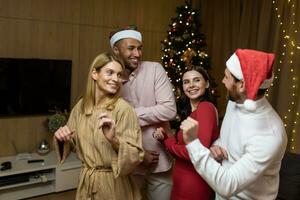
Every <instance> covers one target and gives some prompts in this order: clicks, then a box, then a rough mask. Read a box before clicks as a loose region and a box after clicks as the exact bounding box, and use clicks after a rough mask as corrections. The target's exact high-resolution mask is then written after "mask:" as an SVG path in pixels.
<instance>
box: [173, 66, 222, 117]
mask: <svg viewBox="0 0 300 200" xmlns="http://www.w3.org/2000/svg"><path fill="white" fill-rule="evenodd" d="M192 70H195V71H197V72H199V73H200V74H201V75H202V76H203V78H204V79H205V81H207V82H208V83H209V87H208V88H206V89H205V93H204V94H203V95H202V96H200V97H199V100H200V102H202V101H209V102H211V103H213V104H214V105H215V106H216V105H217V101H216V96H215V95H214V94H213V90H212V87H214V85H213V79H212V78H211V76H210V75H209V73H208V72H207V71H206V70H205V69H204V68H203V67H201V66H198V65H191V66H188V67H187V69H186V71H185V72H184V73H186V72H188V71H192ZM184 73H183V74H184ZM177 111H178V115H179V117H180V121H182V120H184V119H186V118H187V117H188V116H189V115H190V114H191V113H192V107H191V103H190V99H189V98H188V97H187V96H186V95H185V94H184V92H183V88H182V85H181V96H180V98H179V99H178V101H177Z"/></svg>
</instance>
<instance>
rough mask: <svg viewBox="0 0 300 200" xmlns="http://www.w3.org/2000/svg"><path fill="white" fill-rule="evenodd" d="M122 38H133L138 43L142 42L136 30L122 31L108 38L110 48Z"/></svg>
mask: <svg viewBox="0 0 300 200" xmlns="http://www.w3.org/2000/svg"><path fill="white" fill-rule="evenodd" d="M124 38H133V39H136V40H138V41H140V42H142V35H141V33H140V32H138V31H136V30H123V31H119V32H116V33H115V34H114V35H113V36H112V37H111V38H110V46H111V48H112V47H113V46H114V44H115V43H116V42H117V41H119V40H121V39H124Z"/></svg>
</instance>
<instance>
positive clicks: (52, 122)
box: [47, 112, 68, 133]
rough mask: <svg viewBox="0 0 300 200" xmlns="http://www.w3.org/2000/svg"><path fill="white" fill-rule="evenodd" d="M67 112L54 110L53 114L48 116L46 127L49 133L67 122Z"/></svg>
mask: <svg viewBox="0 0 300 200" xmlns="http://www.w3.org/2000/svg"><path fill="white" fill-rule="evenodd" d="M67 116H68V115H67V113H66V112H65V113H63V112H56V113H55V114H53V115H51V116H49V117H48V118H47V120H48V128H49V131H50V132H51V133H55V131H56V130H57V129H59V128H60V127H62V126H64V125H65V124H66V123H67V118H68V117H67Z"/></svg>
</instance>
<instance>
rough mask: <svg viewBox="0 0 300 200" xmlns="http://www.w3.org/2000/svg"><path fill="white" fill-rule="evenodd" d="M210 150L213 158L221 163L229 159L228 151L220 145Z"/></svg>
mask: <svg viewBox="0 0 300 200" xmlns="http://www.w3.org/2000/svg"><path fill="white" fill-rule="evenodd" d="M209 150H210V154H211V155H212V157H213V158H214V159H215V160H216V161H217V162H219V163H221V162H222V161H223V160H227V159H228V155H227V151H226V150H225V149H224V148H222V147H220V146H218V145H213V146H211V147H210V149H209Z"/></svg>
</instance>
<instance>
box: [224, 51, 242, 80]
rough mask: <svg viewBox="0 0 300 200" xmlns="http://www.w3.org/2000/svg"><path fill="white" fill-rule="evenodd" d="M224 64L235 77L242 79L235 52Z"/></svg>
mask: <svg viewBox="0 0 300 200" xmlns="http://www.w3.org/2000/svg"><path fill="white" fill-rule="evenodd" d="M226 66H227V68H228V70H229V71H230V72H231V73H232V74H233V75H234V76H235V77H236V78H237V79H239V80H243V79H244V77H243V72H242V68H241V63H240V60H239V58H238V57H237V55H236V54H235V53H234V54H232V56H231V57H230V58H229V59H228V60H227V61H226Z"/></svg>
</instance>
